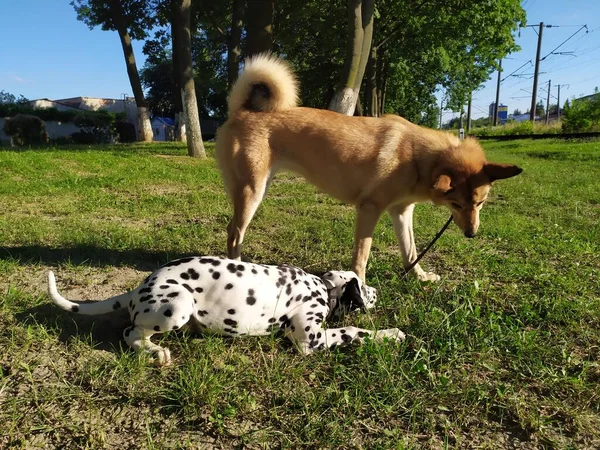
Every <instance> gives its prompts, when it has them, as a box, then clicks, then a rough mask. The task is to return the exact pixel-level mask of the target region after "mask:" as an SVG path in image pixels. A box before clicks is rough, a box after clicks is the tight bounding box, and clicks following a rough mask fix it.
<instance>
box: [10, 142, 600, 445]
mask: <svg viewBox="0 0 600 450" xmlns="http://www.w3.org/2000/svg"><path fill="white" fill-rule="evenodd" d="M485 147H486V151H487V154H488V159H490V160H493V161H503V162H512V163H516V164H518V165H520V166H521V167H523V168H524V172H523V174H522V175H520V176H518V177H516V178H513V179H510V180H505V181H500V182H498V183H496V185H495V186H494V188H493V190H492V193H491V195H490V199H489V202H488V204H487V205H486V206H484V208H483V211H482V214H481V222H482V224H481V227H480V233H479V234H478V236H477V237H476V238H475V239H465V238H464V237H463V236H462V235H461V233H460V232H459V230H458V229H457V227H456V226H454V225H453V226H451V227H450V229H449V230H448V231H447V232H446V234H444V235H443V236H442V238H441V239H440V240H439V241H438V243H437V244H436V245H435V247H434V248H433V250H432V251H431V253H429V254H428V255H427V256H426V257H425V258H424V260H423V262H422V265H423V267H424V268H425V269H426V270H435V271H436V272H437V273H438V274H440V275H441V276H442V279H441V281H440V282H438V283H436V284H429V285H422V284H420V283H418V282H417V281H415V280H413V279H411V278H407V277H405V276H404V275H403V273H402V270H401V263H400V257H399V252H398V251H397V249H396V244H395V236H394V232H393V229H392V227H391V221H390V220H389V218H387V217H385V218H383V220H382V221H381V222H380V224H379V225H378V227H377V229H376V233H375V237H374V245H373V251H372V254H371V259H370V262H369V266H368V270H367V281H368V283H369V284H370V285H372V286H374V287H376V288H377V289H378V290H379V303H378V306H377V308H376V309H375V310H373V311H372V312H370V313H358V314H353V315H352V316H350V317H346V318H344V319H343V321H342V324H346V325H347V324H355V325H358V326H362V327H365V328H388V327H395V326H397V327H399V328H401V329H402V330H403V331H405V332H406V334H407V339H406V342H405V343H403V344H401V345H396V344H392V343H382V344H375V343H372V342H367V343H366V344H365V345H363V346H360V347H357V346H352V347H348V348H344V349H339V350H335V351H333V352H328V351H327V352H321V353H318V354H315V355H313V356H310V357H306V358H305V357H301V356H300V355H299V354H298V353H296V352H295V351H294V349H293V348H291V347H290V345H288V343H287V341H286V340H284V339H282V338H280V337H278V336H267V337H262V338H245V339H234V340H228V339H224V338H220V337H216V336H200V335H194V334H191V333H189V332H182V333H178V334H170V335H167V336H165V337H164V338H163V340H162V341H163V344H164V345H167V346H168V347H169V348H170V349H171V354H172V356H173V357H174V361H173V364H172V365H170V366H168V367H165V368H162V369H157V368H155V367H153V366H152V365H149V364H148V361H147V360H145V359H144V357H142V356H138V355H136V354H135V353H133V352H131V351H129V350H128V349H126V348H124V347H123V345H124V344H123V343H122V341H121V333H122V329H123V328H124V326H125V324H126V323H127V317H124V316H123V315H122V314H120V312H117V313H113V314H111V315H107V316H103V317H97V318H95V319H94V318H89V317H81V316H76V315H74V314H71V313H67V312H63V311H60V310H58V309H57V308H55V307H54V306H53V305H51V304H50V303H49V300H48V298H47V296H46V293H45V290H46V281H45V277H46V272H47V270H48V269H50V268H51V269H52V270H54V272H55V273H56V276H57V280H58V283H59V289H61V291H62V293H63V295H65V296H66V297H67V298H70V299H82V300H83V299H85V300H88V299H95V300H99V299H102V298H105V297H108V296H111V295H115V294H117V293H122V292H123V291H125V290H127V289H131V288H133V287H135V286H137V284H138V283H139V282H140V281H141V280H142V279H143V278H144V277H145V276H146V275H147V274H148V273H149V272H150V271H152V270H153V269H155V268H157V267H159V266H160V265H161V264H163V263H165V262H167V261H168V260H170V259H173V258H176V257H179V256H183V255H191V254H214V255H223V253H224V252H225V243H226V234H225V227H226V224H227V222H228V220H229V217H230V214H231V208H230V207H229V204H228V201H227V198H226V196H225V194H224V191H223V187H222V184H221V180H220V176H219V173H218V171H217V169H216V165H215V161H214V159H213V158H212V156H209V158H207V159H206V160H194V159H190V158H188V157H186V156H185V149H184V148H183V147H181V146H178V145H129V146H120V145H119V146H109V147H102V148H93V149H86V148H77V147H64V148H49V149H42V150H28V151H15V150H9V149H4V150H0V174H1V177H0V210H1V211H2V214H1V215H0V290H1V292H2V300H1V301H0V349H1V351H0V364H1V372H0V448H34V447H36V448H37V447H40V448H42V447H43V448H69V449H75V448H93V449H96V448H108V449H113V448H114V449H116V448H119V449H125V448H213V447H216V448H365V449H388V448H399V449H405V448H406V449H408V448H461V449H462V448H565V449H571V448H599V447H600V386H599V383H600V285H599V280H598V275H599V270H600V225H599V222H600V142H599V141H588V142H565V141H559V140H556V141H555V140H549V141H512V142H502V143H500V142H486V143H485ZM208 150H209V155H212V151H213V150H212V147H209V149H208ZM447 216H448V212H447V211H446V210H444V209H442V208H434V207H433V206H431V205H421V206H419V207H417V210H416V217H415V233H416V239H417V245H418V246H419V248H422V247H423V246H424V245H426V244H427V242H428V241H429V239H430V238H431V237H432V236H433V235H434V234H435V233H436V232H437V230H438V229H439V227H441V225H442V224H443V223H444V221H445V219H446V218H447ZM352 237H353V210H352V208H351V207H349V206H346V205H343V204H340V203H338V202H336V201H334V200H332V199H331V198H329V197H327V196H326V195H324V194H321V193H319V192H318V191H316V190H315V189H314V188H313V187H311V186H309V185H308V184H306V183H304V182H303V181H302V180H301V179H300V178H298V177H296V176H294V175H288V174H284V175H280V176H279V177H278V178H276V180H275V182H274V183H273V185H272V187H271V189H270V192H269V195H268V197H267V198H266V200H265V201H264V202H263V204H262V206H261V208H260V209H259V211H258V213H257V216H256V218H255V220H254V221H253V223H252V225H251V227H250V230H249V232H248V234H247V236H246V242H245V248H244V254H245V256H246V257H247V258H249V259H251V260H253V261H257V262H261V263H272V264H278V263H287V264H292V265H297V266H300V267H302V268H304V269H306V270H308V271H311V272H322V271H325V270H328V269H341V268H348V267H349V265H350V259H351V248H352Z"/></svg>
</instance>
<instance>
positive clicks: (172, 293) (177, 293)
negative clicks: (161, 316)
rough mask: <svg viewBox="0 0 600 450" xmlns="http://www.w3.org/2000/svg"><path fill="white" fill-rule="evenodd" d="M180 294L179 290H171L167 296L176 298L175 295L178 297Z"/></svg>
mask: <svg viewBox="0 0 600 450" xmlns="http://www.w3.org/2000/svg"><path fill="white" fill-rule="evenodd" d="M178 295H179V292H171V293H170V294H167V297H169V298H174V297H177V296H178Z"/></svg>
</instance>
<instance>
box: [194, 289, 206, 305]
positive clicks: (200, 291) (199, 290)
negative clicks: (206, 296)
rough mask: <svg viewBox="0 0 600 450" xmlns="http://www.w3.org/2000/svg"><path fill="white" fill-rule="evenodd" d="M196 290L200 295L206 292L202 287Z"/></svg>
mask: <svg viewBox="0 0 600 450" xmlns="http://www.w3.org/2000/svg"><path fill="white" fill-rule="evenodd" d="M195 290H196V292H197V293H198V294H202V293H203V292H204V289H202V288H201V287H197V288H196V289H195ZM195 301H196V300H194V302H195Z"/></svg>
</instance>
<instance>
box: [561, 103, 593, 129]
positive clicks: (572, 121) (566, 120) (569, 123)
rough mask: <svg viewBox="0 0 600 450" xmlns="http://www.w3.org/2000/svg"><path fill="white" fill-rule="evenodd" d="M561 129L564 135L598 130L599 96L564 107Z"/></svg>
mask: <svg viewBox="0 0 600 450" xmlns="http://www.w3.org/2000/svg"><path fill="white" fill-rule="evenodd" d="M562 129H563V131H564V132H565V133H585V132H591V131H599V130H600V95H597V96H596V97H592V98H590V99H580V100H575V101H573V102H572V103H571V104H570V105H565V109H564V115H563V121H562Z"/></svg>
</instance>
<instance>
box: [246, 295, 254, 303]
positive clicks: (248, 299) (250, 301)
mask: <svg viewBox="0 0 600 450" xmlns="http://www.w3.org/2000/svg"><path fill="white" fill-rule="evenodd" d="M246 303H247V304H249V305H254V304H255V303H256V298H254V297H248V298H246Z"/></svg>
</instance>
